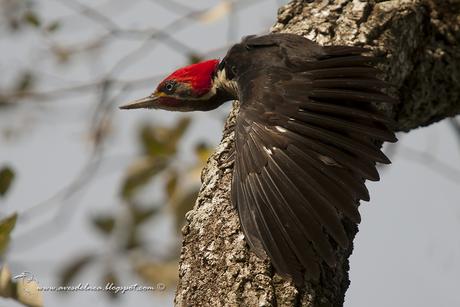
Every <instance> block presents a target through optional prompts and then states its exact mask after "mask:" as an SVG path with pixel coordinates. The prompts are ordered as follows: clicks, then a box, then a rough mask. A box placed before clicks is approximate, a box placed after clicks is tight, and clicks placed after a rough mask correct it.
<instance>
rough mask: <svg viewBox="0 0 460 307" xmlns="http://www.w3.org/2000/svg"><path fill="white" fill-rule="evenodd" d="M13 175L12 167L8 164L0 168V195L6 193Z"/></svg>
mask: <svg viewBox="0 0 460 307" xmlns="http://www.w3.org/2000/svg"><path fill="white" fill-rule="evenodd" d="M14 177H15V173H14V171H13V169H12V168H11V167H9V166H4V167H2V168H1V169H0V197H3V196H5V195H6V193H7V192H8V190H9V189H10V187H11V184H12V183H13V180H14Z"/></svg>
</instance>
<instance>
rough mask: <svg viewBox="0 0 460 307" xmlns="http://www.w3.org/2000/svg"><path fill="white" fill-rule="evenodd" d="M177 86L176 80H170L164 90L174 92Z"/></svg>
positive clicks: (169, 92) (168, 92)
mask: <svg viewBox="0 0 460 307" xmlns="http://www.w3.org/2000/svg"><path fill="white" fill-rule="evenodd" d="M175 88H176V82H174V81H168V82H167V83H166V84H165V85H164V87H163V91H164V92H165V93H167V94H172V92H174V90H175Z"/></svg>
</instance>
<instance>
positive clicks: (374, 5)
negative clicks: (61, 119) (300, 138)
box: [175, 0, 460, 306]
mask: <svg viewBox="0 0 460 307" xmlns="http://www.w3.org/2000/svg"><path fill="white" fill-rule="evenodd" d="M459 12H460V1H458V0H450V1H447V0H439V1H434V0H433V1H422V0H405V1H404V0H399V1H398V0H394V1H359V0H335V1H334V0H329V1H327V0H323V1H319V0H318V1H293V2H291V3H290V4H288V5H286V6H284V7H282V8H281V9H280V10H279V12H278V22H277V23H276V24H275V26H273V28H272V32H288V33H295V34H300V35H304V36H305V37H307V38H309V39H312V40H314V41H316V42H318V43H320V44H322V45H331V44H333V45H338V44H345V45H359V46H366V47H368V48H370V49H372V53H373V54H374V55H377V56H379V57H382V58H383V63H382V64H381V67H380V68H381V69H382V71H383V72H384V73H385V79H386V80H387V81H388V82H390V83H392V84H393V85H395V91H394V93H392V94H393V95H395V96H399V98H400V101H401V103H400V104H399V105H397V106H396V107H395V108H393V109H391V110H386V111H388V112H390V114H391V116H392V117H393V118H394V119H395V120H396V122H397V130H399V131H409V130H411V129H414V128H417V127H420V126H426V125H429V124H431V123H433V122H436V121H439V120H441V119H443V118H446V117H449V116H454V115H456V114H458V113H460V43H459V42H460V14H459ZM248 34H250V33H248ZM237 112H238V107H237V103H235V104H234V108H233V110H232V112H231V114H230V116H229V118H228V120H227V123H226V126H225V129H224V136H223V139H222V142H221V143H220V145H219V146H218V148H217V150H216V152H215V153H214V154H213V156H212V157H211V158H210V159H209V161H208V165H207V167H206V168H205V169H204V170H203V173H202V181H203V186H202V188H201V191H200V194H199V197H198V200H197V202H196V205H195V208H194V209H193V210H192V211H190V212H188V213H187V215H186V220H187V222H186V225H185V226H184V228H183V230H182V232H183V235H184V240H183V246H182V253H181V263H180V268H179V278H180V281H179V285H178V288H177V293H176V298H175V304H176V305H177V306H224V305H225V306H341V305H342V304H343V300H344V296H345V292H346V290H347V288H348V285H349V283H350V282H349V278H348V269H349V263H348V258H349V256H350V254H351V252H352V247H350V248H349V249H348V250H342V249H338V250H337V253H338V255H339V261H340V262H339V265H338V266H337V267H336V268H335V269H329V268H327V267H326V266H324V267H323V268H322V269H323V271H324V276H325V278H323V280H322V281H321V283H320V284H310V283H307V284H305V286H304V287H303V288H302V289H296V287H295V286H294V285H293V284H292V283H291V282H289V281H287V280H285V279H283V278H281V277H279V276H278V275H276V274H274V271H273V268H272V267H271V266H270V263H269V262H268V261H266V260H265V261H264V260H261V259H259V258H257V257H256V256H255V255H254V254H253V253H252V252H250V251H249V250H248V246H247V244H246V242H245V239H244V236H243V234H242V232H241V229H240V226H239V221H238V216H237V213H236V212H235V210H234V208H233V206H232V204H231V202H230V182H231V177H232V165H228V164H227V165H226V163H225V161H226V158H227V156H228V153H229V149H230V148H231V146H233V123H234V120H235V116H236V114H237ZM345 223H346V230H347V233H348V235H349V237H350V238H354V236H355V234H356V232H357V229H358V228H357V226H356V225H353V224H352V223H350V222H345Z"/></svg>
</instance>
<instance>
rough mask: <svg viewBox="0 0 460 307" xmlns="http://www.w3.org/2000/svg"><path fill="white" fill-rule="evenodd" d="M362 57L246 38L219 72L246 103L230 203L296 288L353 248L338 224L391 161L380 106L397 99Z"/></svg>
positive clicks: (354, 211)
mask: <svg viewBox="0 0 460 307" xmlns="http://www.w3.org/2000/svg"><path fill="white" fill-rule="evenodd" d="M364 52H366V49H363V48H360V47H348V46H330V47H322V46H319V45H318V44H316V43H314V42H312V41H310V40H307V39H305V38H303V37H301V36H298V35H292V34H270V35H265V36H250V37H247V38H245V39H243V41H242V42H241V43H239V44H237V45H235V46H233V47H232V48H231V49H230V50H229V52H228V53H227V55H226V57H225V58H224V59H223V60H222V62H221V63H220V66H219V69H220V70H223V69H225V72H226V77H227V79H229V80H231V81H234V82H236V85H237V93H236V94H237V95H236V96H237V97H235V98H237V99H239V100H240V103H241V104H240V111H239V114H238V116H237V119H236V124H235V148H234V157H235V164H234V172H233V181H232V195H231V199H232V202H233V204H234V206H235V207H236V209H237V210H238V214H239V218H240V222H241V227H242V230H243V232H244V234H245V237H246V239H247V242H248V244H249V246H250V247H251V249H252V250H253V251H254V252H255V253H256V254H257V255H259V256H260V257H265V255H268V257H269V258H270V260H271V262H272V264H273V266H274V268H275V269H276V271H277V272H279V273H280V274H281V275H285V276H286V275H287V276H290V277H292V278H293V280H294V281H295V283H296V284H297V285H301V284H303V282H304V279H305V278H307V279H311V280H318V279H319V277H320V263H321V262H322V261H324V262H326V263H327V264H328V265H330V266H334V265H335V264H336V261H337V260H336V255H335V252H334V248H333V245H334V244H338V245H339V246H342V247H347V246H348V245H349V244H350V242H349V240H348V238H347V235H346V233H345V230H344V226H343V223H342V219H343V217H347V218H349V219H350V220H352V221H353V222H355V223H359V222H360V214H359V212H358V203H359V201H360V200H369V194H368V191H367V189H366V186H365V184H364V183H365V180H366V179H367V180H374V181H375V180H379V175H378V172H377V170H376V162H380V163H389V160H388V158H387V157H386V156H385V155H384V154H383V153H382V152H381V150H380V145H376V144H379V143H381V142H384V141H388V142H394V141H396V138H395V136H394V133H393V132H392V131H391V129H389V128H388V127H389V124H390V120H389V119H388V118H386V117H385V116H384V115H383V114H381V113H380V112H379V111H378V110H377V108H376V107H375V104H379V103H395V102H396V100H394V99H392V98H391V97H389V96H387V95H386V94H384V93H383V92H382V89H383V88H385V87H386V84H385V83H384V82H383V81H381V80H380V79H379V78H378V77H377V75H378V74H379V71H378V70H377V69H376V68H375V67H373V65H372V63H373V62H374V59H373V58H372V57H367V56H363V55H362V53H364ZM334 242H335V243H334Z"/></svg>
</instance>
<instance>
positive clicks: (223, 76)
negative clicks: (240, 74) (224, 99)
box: [213, 67, 238, 99]
mask: <svg viewBox="0 0 460 307" xmlns="http://www.w3.org/2000/svg"><path fill="white" fill-rule="evenodd" d="M213 87H214V88H215V90H218V89H220V90H222V91H224V92H226V93H227V94H228V96H230V97H231V99H238V85H237V83H236V81H235V80H229V79H228V78H227V73H226V71H225V67H224V68H222V69H219V70H217V71H216V74H215V75H214V80H213Z"/></svg>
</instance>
